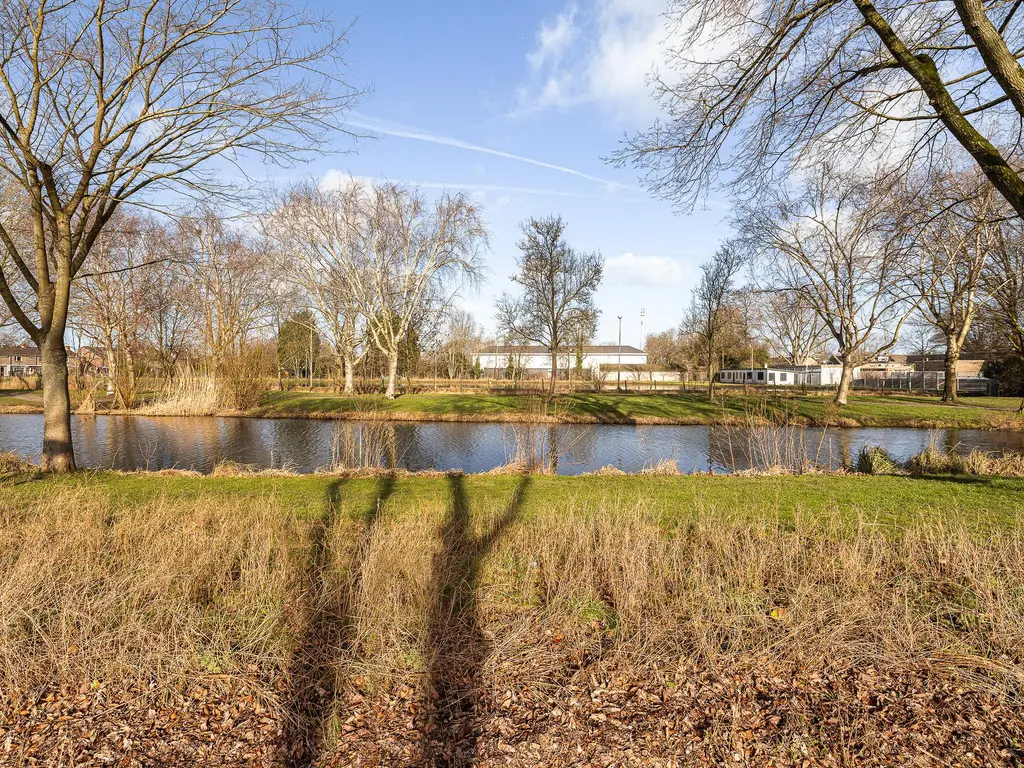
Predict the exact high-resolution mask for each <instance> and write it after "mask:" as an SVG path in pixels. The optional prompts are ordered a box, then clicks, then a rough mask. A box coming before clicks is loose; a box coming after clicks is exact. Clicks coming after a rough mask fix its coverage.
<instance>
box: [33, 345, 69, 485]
mask: <svg viewBox="0 0 1024 768" xmlns="http://www.w3.org/2000/svg"><path fill="white" fill-rule="evenodd" d="M39 352H40V355H41V358H42V365H43V375H42V378H43V462H42V468H43V471H44V472H74V471H75V449H74V446H73V445H72V442H71V394H70V393H69V392H68V352H67V349H65V347H64V335H63V333H58V332H57V331H56V330H51V331H50V333H49V334H47V336H46V339H45V341H44V342H43V344H42V346H41V347H40V349H39Z"/></svg>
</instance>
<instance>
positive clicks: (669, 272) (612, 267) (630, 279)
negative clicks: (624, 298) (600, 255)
mask: <svg viewBox="0 0 1024 768" xmlns="http://www.w3.org/2000/svg"><path fill="white" fill-rule="evenodd" d="M604 270H605V275H606V276H607V278H608V279H609V281H610V282H614V283H620V284H624V285H646V286H665V285H672V284H675V283H679V282H681V281H682V279H683V277H684V273H685V270H684V269H683V266H682V265H681V264H680V263H679V262H678V261H676V260H675V259H670V258H669V257H667V256H637V255H636V254H633V253H624V254H622V255H621V256H615V257H613V258H611V259H605V262H604Z"/></svg>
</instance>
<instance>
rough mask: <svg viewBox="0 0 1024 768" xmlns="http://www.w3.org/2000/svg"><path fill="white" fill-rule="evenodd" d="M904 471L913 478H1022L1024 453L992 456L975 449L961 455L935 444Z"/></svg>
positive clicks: (919, 455)
mask: <svg viewBox="0 0 1024 768" xmlns="http://www.w3.org/2000/svg"><path fill="white" fill-rule="evenodd" d="M905 468H906V470H907V471H908V472H910V473H911V474H916V475H1001V476H1004V477H1024V453H1006V454H995V453H987V452H985V451H981V450H978V449H977V448H975V449H974V450H972V451H971V452H970V453H966V454H961V453H955V452H953V451H946V450H943V449H942V448H939V447H938V446H937V445H936V444H935V443H934V442H933V444H932V445H929V446H928V447H927V448H925V449H924V450H923V451H921V453H919V454H917V455H916V456H912V457H911V458H910V459H909V460H908V461H907V462H906V463H905Z"/></svg>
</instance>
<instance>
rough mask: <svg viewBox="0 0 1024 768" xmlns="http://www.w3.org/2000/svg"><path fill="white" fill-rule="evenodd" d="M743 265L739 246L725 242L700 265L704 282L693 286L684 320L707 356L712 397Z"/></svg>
mask: <svg viewBox="0 0 1024 768" xmlns="http://www.w3.org/2000/svg"><path fill="white" fill-rule="evenodd" d="M742 267H743V257H742V256H741V255H740V251H739V249H738V248H736V247H735V246H733V245H732V244H730V243H724V244H723V245H722V246H721V247H720V248H719V249H718V250H717V251H715V255H714V256H712V257H711V259H710V261H706V262H704V263H703V264H701V265H700V272H701V274H700V281H699V282H698V283H697V285H696V286H695V287H694V289H693V296H692V297H691V303H690V311H689V312H688V313H687V315H686V317H685V318H684V320H683V327H684V332H685V333H688V334H690V335H691V336H692V337H693V340H694V342H695V343H696V344H697V345H698V346H699V348H700V350H701V356H702V357H704V362H705V366H706V369H707V376H708V397H709V398H712V399H714V396H715V373H716V372H717V371H718V359H719V356H720V353H721V351H722V344H723V341H724V337H725V335H726V332H727V331H728V330H729V326H730V324H732V323H734V322H735V320H736V312H735V311H734V308H733V307H730V305H729V302H730V299H731V298H732V294H733V283H734V282H735V280H736V277H737V275H738V274H739V272H740V269H742Z"/></svg>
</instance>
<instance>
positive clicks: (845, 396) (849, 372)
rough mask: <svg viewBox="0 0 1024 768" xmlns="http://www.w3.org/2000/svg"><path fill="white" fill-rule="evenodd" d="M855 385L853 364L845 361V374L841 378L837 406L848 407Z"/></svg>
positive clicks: (836, 399) (837, 391)
mask: <svg viewBox="0 0 1024 768" xmlns="http://www.w3.org/2000/svg"><path fill="white" fill-rule="evenodd" d="M852 384H853V363H851V362H849V361H847V360H844V361H843V372H842V374H841V375H840V377H839V389H837V390H836V397H835V404H836V405H846V402H847V401H848V400H849V399H850V386H851V385H852Z"/></svg>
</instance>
